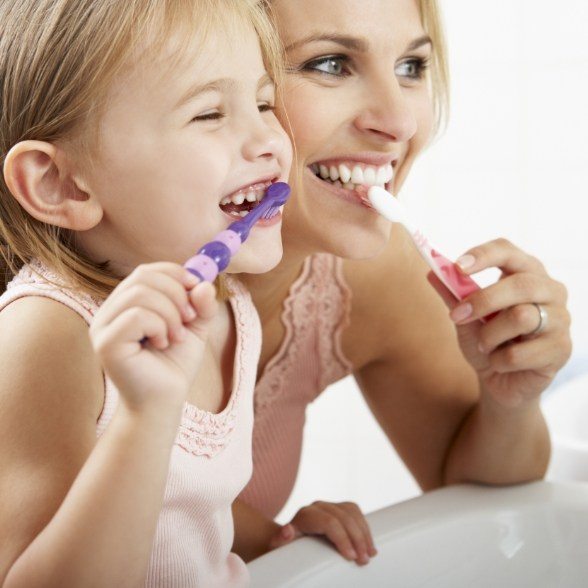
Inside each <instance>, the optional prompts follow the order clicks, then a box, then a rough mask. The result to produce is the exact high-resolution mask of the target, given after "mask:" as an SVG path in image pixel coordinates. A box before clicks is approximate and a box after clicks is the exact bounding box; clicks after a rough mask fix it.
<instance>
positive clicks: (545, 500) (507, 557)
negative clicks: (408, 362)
mask: <svg viewBox="0 0 588 588" xmlns="http://www.w3.org/2000/svg"><path fill="white" fill-rule="evenodd" d="M368 520H369V522H370V526H371V529H372V532H373V535H374V539H375V541H376V547H377V548H378V551H379V554H378V556H376V557H375V558H373V559H372V561H371V562H370V564H369V565H367V566H365V567H362V568H360V567H358V566H356V565H355V564H354V563H350V562H347V561H345V560H344V559H343V558H342V557H340V556H339V555H338V554H337V553H336V552H335V551H334V550H333V549H332V548H331V547H329V546H327V545H326V544H325V543H323V542H322V541H321V540H318V539H315V538H311V537H304V538H302V539H299V540H298V541H295V542H294V543H292V544H290V545H287V546H286V547H282V548H281V549H277V550H275V551H273V552H271V553H268V554H267V555H264V556H263V557H260V558H259V559H257V560H255V561H253V562H252V563H251V564H249V569H250V572H251V586H252V588H285V587H296V588H310V587H313V588H314V587H321V588H323V587H324V588H368V587H372V586H373V587H386V588H388V587H395V586H398V587H402V588H411V587H416V586H419V587H431V588H446V587H447V588H449V587H451V588H461V587H464V588H465V587H468V588H470V587H475V588H484V587H488V588H490V587H492V588H509V587H513V588H514V587H516V588H525V587H529V588H542V587H545V588H547V587H549V588H552V587H558V588H568V587H579V586H588V484H581V483H577V484H567V483H566V484H562V483H551V482H536V483H534V484H528V485H522V486H515V487H510V488H487V487H478V486H454V487H451V488H444V489H442V490H437V491H435V492H431V493H429V494H425V495H423V496H420V497H419V498H415V499H413V500H409V501H407V502H403V503H400V504H396V505H394V506H390V507H388V508H385V509H382V510H380V511H377V512H375V513H372V514H371V515H369V516H368Z"/></svg>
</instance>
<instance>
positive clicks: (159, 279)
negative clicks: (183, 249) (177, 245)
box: [105, 263, 199, 322]
mask: <svg viewBox="0 0 588 588" xmlns="http://www.w3.org/2000/svg"><path fill="white" fill-rule="evenodd" d="M158 268H159V269H158ZM162 270H163V271H162ZM198 283H199V281H198V278H196V277H195V276H193V275H192V274H190V273H189V272H187V271H186V270H185V269H184V268H182V267H181V266H179V265H177V264H173V263H153V264H147V265H140V266H138V267H137V268H136V269H135V270H134V271H133V273H132V274H130V275H129V276H128V277H127V278H126V279H125V280H124V281H123V282H122V283H121V284H119V286H117V288H116V289H115V291H114V292H113V294H114V293H115V292H116V293H117V295H118V294H119V292H120V291H122V290H126V289H129V288H132V287H133V286H135V285H140V284H143V285H145V286H149V287H150V288H153V289H154V290H158V291H160V292H161V293H162V294H164V295H165V296H167V297H168V298H170V300H172V301H173V302H174V304H176V306H177V307H178V310H179V311H180V312H181V313H182V317H183V319H184V321H186V322H187V321H190V320H192V319H193V318H194V309H193V308H192V307H191V306H190V304H189V302H188V299H187V290H191V289H192V288H194V287H195V286H196V285H197V284H198ZM189 284H190V285H189ZM109 299H110V297H109ZM109 299H107V300H106V302H105V305H106V303H107V302H108V301H109Z"/></svg>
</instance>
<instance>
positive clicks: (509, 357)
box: [489, 336, 571, 379]
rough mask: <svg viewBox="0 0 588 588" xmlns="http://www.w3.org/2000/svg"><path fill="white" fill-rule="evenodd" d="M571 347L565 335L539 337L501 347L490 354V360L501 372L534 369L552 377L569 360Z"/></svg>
mask: <svg viewBox="0 0 588 588" xmlns="http://www.w3.org/2000/svg"><path fill="white" fill-rule="evenodd" d="M570 349H571V343H569V341H568V340H567V338H566V337H565V336H562V337H547V338H542V337H538V338H537V339H529V340H522V341H520V342H518V343H511V344H509V345H506V346H504V347H499V348H498V349H496V350H495V351H493V352H492V353H491V354H490V355H489V362H490V366H491V367H492V369H493V370H494V371H496V372H497V373H499V374H508V373H513V372H524V371H531V370H532V371H534V372H535V373H536V374H537V375H543V376H544V377H545V378H547V379H552V378H553V377H555V374H556V373H557V371H558V370H559V369H560V368H561V367H562V366H563V364H564V363H565V362H566V361H567V358H568V357H569V353H570Z"/></svg>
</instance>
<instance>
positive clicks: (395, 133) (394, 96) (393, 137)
mask: <svg viewBox="0 0 588 588" xmlns="http://www.w3.org/2000/svg"><path fill="white" fill-rule="evenodd" d="M373 86H374V87H372V88H369V89H368V91H367V92H366V99H365V101H364V102H363V105H362V106H363V108H361V110H360V112H359V113H358V115H357V117H356V118H355V121H354V122H355V127H356V128H357V129H358V130H360V131H362V132H364V133H366V132H367V133H370V134H371V135H373V136H374V137H377V138H378V139H379V140H381V141H386V142H395V143H403V142H406V141H409V140H410V139H412V137H413V136H414V134H415V133H416V131H417V121H416V117H415V114H414V112H413V109H412V107H411V104H410V102H409V100H408V99H407V96H406V95H405V92H406V91H410V89H408V90H405V89H403V88H402V87H401V86H400V84H399V83H398V80H397V79H396V78H395V77H394V76H387V77H386V79H385V80H383V81H382V80H381V81H380V82H379V83H377V84H374V85H373Z"/></svg>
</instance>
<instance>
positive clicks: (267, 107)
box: [257, 102, 276, 112]
mask: <svg viewBox="0 0 588 588" xmlns="http://www.w3.org/2000/svg"><path fill="white" fill-rule="evenodd" d="M257 108H259V112H275V110H276V107H275V106H274V105H273V104H269V103H267V102H264V103H262V104H258V105H257Z"/></svg>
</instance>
